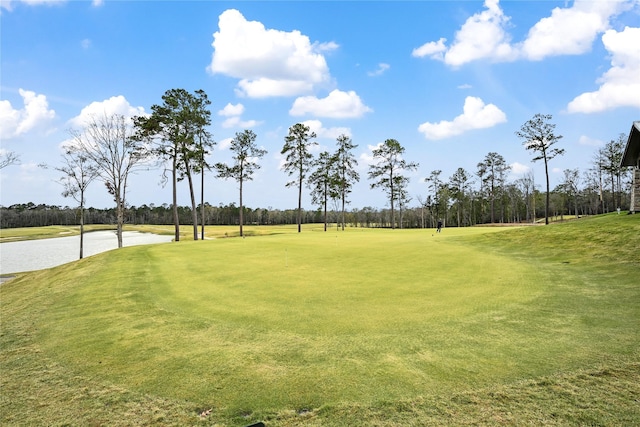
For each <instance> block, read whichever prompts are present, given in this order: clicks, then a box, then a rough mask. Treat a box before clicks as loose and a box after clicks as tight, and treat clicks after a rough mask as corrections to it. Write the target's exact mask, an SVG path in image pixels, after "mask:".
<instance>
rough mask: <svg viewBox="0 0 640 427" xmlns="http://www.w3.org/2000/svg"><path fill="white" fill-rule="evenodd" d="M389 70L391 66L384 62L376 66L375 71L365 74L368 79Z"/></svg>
mask: <svg viewBox="0 0 640 427" xmlns="http://www.w3.org/2000/svg"><path fill="white" fill-rule="evenodd" d="M389 68H391V65H389V64H385V63H384V62H381V63H379V64H378V68H377V69H376V70H375V71H369V72H368V73H367V75H368V76H370V77H376V76H381V75H382V74H384V72H385V71H387V70H388V69H389Z"/></svg>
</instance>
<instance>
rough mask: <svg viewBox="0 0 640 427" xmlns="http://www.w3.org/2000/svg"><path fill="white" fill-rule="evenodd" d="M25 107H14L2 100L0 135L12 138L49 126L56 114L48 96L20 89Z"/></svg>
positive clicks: (0, 107)
mask: <svg viewBox="0 0 640 427" xmlns="http://www.w3.org/2000/svg"><path fill="white" fill-rule="evenodd" d="M18 93H19V94H20V96H21V97H22V102H23V104H24V107H23V108H22V109H19V110H17V109H14V108H13V106H12V105H11V103H10V102H9V101H6V100H0V137H1V138H2V139H10V138H14V137H17V136H20V135H24V134H25V133H27V132H29V131H31V130H34V129H43V128H44V127H46V126H48V125H49V124H50V122H51V120H53V119H54V118H55V116H56V112H55V111H54V110H50V109H49V103H48V102H47V97H46V96H44V95H41V94H40V95H38V94H36V93H35V92H32V91H30V90H23V89H19V90H18Z"/></svg>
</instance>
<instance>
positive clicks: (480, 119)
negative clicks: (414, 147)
mask: <svg viewBox="0 0 640 427" xmlns="http://www.w3.org/2000/svg"><path fill="white" fill-rule="evenodd" d="M506 121H507V116H506V115H505V114H504V112H502V110H500V109H499V108H498V107H496V106H495V105H493V104H485V103H484V101H482V99H480V98H476V97H473V96H468V97H466V99H465V100H464V107H463V112H462V114H461V115H459V116H457V117H456V118H454V119H453V120H452V121H446V120H443V121H441V122H438V123H430V122H426V123H423V124H421V125H420V126H419V127H418V131H420V132H422V133H423V134H424V136H425V138H426V139H432V140H434V139H444V138H449V137H451V136H455V135H460V134H463V133H465V132H467V131H469V130H473V129H484V128H490V127H493V126H495V125H497V124H499V123H504V122H506Z"/></svg>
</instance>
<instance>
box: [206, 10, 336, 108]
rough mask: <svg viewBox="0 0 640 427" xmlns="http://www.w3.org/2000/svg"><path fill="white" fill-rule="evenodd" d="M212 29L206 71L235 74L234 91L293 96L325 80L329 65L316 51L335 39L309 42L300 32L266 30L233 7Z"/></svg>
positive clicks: (328, 46) (331, 45)
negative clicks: (212, 50)
mask: <svg viewBox="0 0 640 427" xmlns="http://www.w3.org/2000/svg"><path fill="white" fill-rule="evenodd" d="M218 28H219V29H218V31H217V32H215V33H214V34H213V43H212V46H213V48H214V52H213V56H212V60H211V64H210V65H209V66H208V67H207V70H208V71H209V72H211V73H221V74H225V75H228V76H231V77H235V78H238V79H240V82H239V84H238V89H237V91H238V92H239V94H240V95H243V96H248V97H251V98H260V97H268V96H295V95H300V94H302V93H309V92H310V91H311V90H312V89H313V88H314V87H315V86H317V85H320V84H324V83H327V82H328V81H329V79H330V76H329V69H328V67H327V63H326V61H325V58H324V56H323V55H322V54H321V53H320V52H325V51H327V50H332V49H335V48H336V47H337V45H336V44H335V43H332V42H330V43H314V44H311V42H310V41H309V38H308V37H307V36H305V35H303V34H301V33H300V32H299V31H291V32H285V31H279V30H274V29H266V28H265V27H264V25H263V24H262V23H260V22H257V21H247V20H246V19H245V18H244V16H243V15H242V14H241V13H240V12H239V11H237V10H235V9H229V10H226V11H224V12H223V13H222V14H221V15H220V17H219V21H218Z"/></svg>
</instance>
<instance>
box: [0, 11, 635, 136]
mask: <svg viewBox="0 0 640 427" xmlns="http://www.w3.org/2000/svg"><path fill="white" fill-rule="evenodd" d="M0 1H2V7H3V8H4V9H7V10H11V8H12V5H13V4H14V3H18V2H22V3H26V4H29V5H35V4H57V3H62V2H64V0H14V1H13V2H12V1H10V0H9V1H8V0H0ZM636 3H637V0H608V1H593V0H575V1H574V2H573V4H572V6H570V7H564V8H560V7H556V8H554V9H553V10H552V11H551V14H550V16H548V17H545V18H543V19H541V20H539V21H538V22H537V23H536V24H535V25H533V26H532V27H531V28H530V29H529V31H528V33H527V36H526V38H525V39H524V40H522V41H520V42H513V41H512V36H511V34H510V33H509V29H510V17H509V16H507V15H505V13H504V11H503V9H502V8H501V6H500V4H499V0H485V2H484V6H483V10H481V11H480V12H478V13H476V14H474V15H472V16H470V17H469V18H468V19H467V20H466V22H464V24H462V25H461V27H460V28H459V29H458V31H457V32H456V33H455V36H454V39H453V41H452V42H451V43H447V40H446V39H445V38H444V37H443V38H440V39H439V40H437V41H430V42H427V43H425V44H423V45H421V46H419V47H417V48H415V49H414V50H413V52H412V53H411V55H412V56H413V57H416V58H431V59H434V60H437V61H441V62H443V63H444V64H446V65H447V66H451V67H454V68H456V67H462V66H464V65H465V64H468V63H470V62H473V61H480V60H484V61H492V62H508V61H516V60H528V61H540V60H542V59H544V58H547V57H550V56H558V55H580V54H583V53H585V52H588V51H589V50H590V49H591V48H592V46H593V44H594V42H595V40H596V39H597V37H598V36H599V35H601V40H602V43H603V46H604V47H605V49H606V50H607V51H608V52H609V56H610V60H611V67H610V68H609V69H608V70H607V71H605V72H604V73H603V74H602V76H601V77H600V78H599V79H598V81H597V83H598V84H599V88H598V90H596V91H593V92H587V93H583V94H581V95H579V96H576V97H575V98H574V99H573V100H572V101H570V102H569V103H568V105H567V108H566V110H567V112H568V113H597V112H600V111H604V110H608V109H613V108H617V107H620V106H627V107H629V106H631V107H640V79H639V78H638V76H640V28H631V27H626V28H625V29H624V30H622V31H616V30H615V29H612V28H611V21H612V19H613V18H614V17H615V16H617V15H618V14H620V13H622V12H624V11H626V10H628V9H629V8H631V7H634V5H635V4H636ZM101 4H102V0H94V1H93V5H94V6H99V5H101ZM82 43H83V46H84V47H85V48H86V47H88V46H89V45H90V41H89V40H88V39H87V40H84V41H83V42H82ZM212 47H213V53H212V57H211V62H210V64H209V65H208V67H207V71H208V72H209V73H211V74H222V75H226V76H229V77H232V78H235V79H237V80H238V81H237V84H236V87H235V92H236V95H237V96H238V97H239V98H251V99H261V98H267V97H292V98H295V99H294V100H293V102H292V106H291V108H290V110H289V114H290V115H291V116H293V117H301V118H304V117H307V118H308V117H311V118H313V120H307V121H306V122H305V123H307V124H308V125H309V126H310V127H312V130H314V131H315V132H316V133H317V134H318V135H319V136H320V135H327V136H328V135H336V134H341V133H344V134H347V135H348V134H350V130H349V129H348V128H346V127H343V128H340V127H339V128H330V129H325V128H323V126H322V123H321V122H320V121H319V120H318V119H321V118H328V119H357V118H361V117H363V116H365V115H366V114H369V113H372V112H373V109H372V108H371V107H369V106H367V105H366V104H365V103H364V102H363V100H362V99H361V98H360V96H359V95H358V94H357V93H356V92H355V91H353V90H341V89H337V88H336V86H337V83H336V81H335V79H334V78H333V77H332V76H331V73H330V71H329V67H328V65H327V60H326V57H325V55H329V54H331V52H333V51H335V50H336V49H339V47H340V46H339V45H338V44H337V43H335V42H333V41H329V42H322V43H321V42H312V41H311V40H310V39H309V37H307V36H306V35H304V34H302V33H301V32H300V31H297V30H294V31H281V30H276V29H269V28H266V27H265V26H264V25H263V24H262V23H260V22H257V21H248V20H247V19H245V17H244V16H243V15H242V14H241V13H240V12H239V11H238V10H236V9H229V10H226V11H224V12H223V13H222V14H220V16H219V17H218V30H217V31H216V32H215V33H214V34H213V43H212ZM389 68H390V65H389V64H387V63H379V64H378V66H377V69H376V70H374V71H371V72H369V73H368V75H369V76H370V77H376V76H380V75H382V74H384V73H385V72H386V71H387V70H389ZM318 93H327V95H326V96H325V97H318V96H317V95H316V94H318ZM20 95H21V96H22V98H23V101H24V106H23V107H22V108H14V107H13V106H12V105H11V104H10V103H9V102H8V101H0V124H1V125H2V126H1V129H2V131H1V132H2V134H1V136H2V137H3V138H13V137H17V136H20V135H22V134H24V133H25V132H27V131H29V130H31V129H34V128H36V127H38V126H39V125H40V124H43V123H44V124H46V123H49V122H51V121H52V120H53V119H54V118H55V112H54V111H53V110H51V109H50V108H49V107H48V104H47V100H46V97H45V96H44V95H40V94H35V93H34V92H30V91H26V90H22V89H20ZM244 112H245V111H244V106H243V104H242V103H237V104H231V103H229V104H227V105H226V106H225V107H224V108H223V109H222V110H220V111H219V112H218V115H219V116H221V117H224V121H223V124H222V126H223V127H224V128H248V127H253V126H256V125H259V124H260V122H258V121H256V120H246V119H243V117H242V116H243V114H244ZM105 113H107V114H110V113H118V114H122V115H125V116H132V115H139V114H143V113H144V109H143V108H142V107H133V106H131V105H129V103H128V102H127V100H126V99H125V98H124V97H123V96H115V97H112V98H110V99H107V100H104V101H101V102H94V103H92V104H90V105H88V106H87V107H85V108H84V109H83V110H82V111H81V112H80V114H79V115H78V116H77V117H74V118H73V119H71V120H70V121H69V124H70V125H72V126H82V124H83V123H84V122H86V120H87V119H88V118H89V117H90V116H91V115H96V114H105ZM506 120H507V117H506V114H505V113H504V112H503V111H502V110H500V108H499V107H498V106H496V105H494V104H491V103H486V102H485V101H483V100H482V99H480V98H478V97H474V96H468V97H467V98H466V99H465V101H464V105H463V106H462V112H461V113H460V114H459V115H458V116H456V117H454V118H453V119H451V120H442V121H439V122H424V123H422V124H419V125H418V131H419V132H421V133H422V134H423V135H424V137H425V138H426V139H429V140H438V139H444V138H449V137H452V136H455V135H459V134H462V133H464V132H467V131H470V130H473V129H484V128H490V127H493V126H496V125H498V124H500V123H504V122H506Z"/></svg>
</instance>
